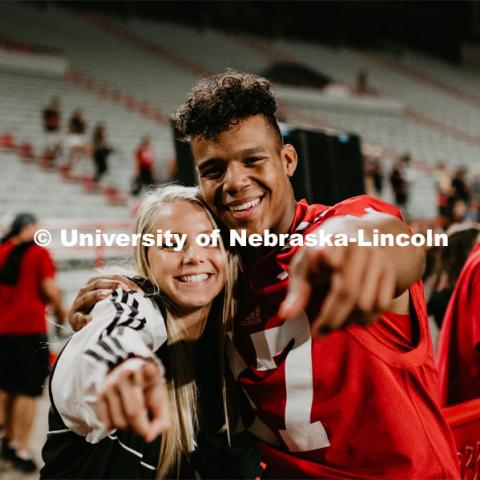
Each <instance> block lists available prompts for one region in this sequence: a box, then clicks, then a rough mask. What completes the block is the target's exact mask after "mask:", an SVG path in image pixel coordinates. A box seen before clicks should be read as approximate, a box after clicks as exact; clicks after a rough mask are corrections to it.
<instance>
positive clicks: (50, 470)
mask: <svg viewBox="0 0 480 480" xmlns="http://www.w3.org/2000/svg"><path fill="white" fill-rule="evenodd" d="M92 316H93V319H92V321H91V322H90V323H89V324H88V325H87V326H85V327H84V328H83V329H82V330H80V331H79V332H77V333H76V334H75V335H73V337H72V338H71V339H70V341H69V342H68V343H67V345H66V346H65V348H64V349H63V351H62V353H61V354H60V356H59V359H58V361H57V364H56V366H55V369H54V371H53V373H52V376H51V379H50V398H51V404H52V406H51V409H50V413H49V433H48V436H47V442H46V444H45V446H44V448H43V451H42V455H43V459H44V461H45V466H44V468H43V469H42V471H41V474H40V475H41V478H155V472H156V466H157V463H158V456H159V451H160V440H159V439H157V440H156V441H154V442H152V443H146V442H145V441H144V440H143V439H142V438H141V437H140V436H138V435H136V434H135V433H133V432H131V431H128V430H125V431H116V430H110V431H107V430H105V429H104V428H103V425H102V424H101V423H100V422H99V420H98V418H97V415H96V411H95V404H96V401H97V395H98V391H99V388H100V387H101V385H102V384H103V382H104V381H105V378H106V376H107V374H108V372H109V371H110V370H111V369H112V368H113V367H114V366H116V365H118V364H119V363H121V362H122V361H124V360H126V359H128V358H135V357H141V358H148V359H152V360H154V361H156V362H160V361H159V359H158V357H157V356H156V354H155V353H154V352H157V351H158V350H159V349H160V347H161V346H162V345H163V344H165V342H166V339H167V333H166V326H165V321H164V316H163V315H162V313H161V312H160V309H159V307H158V305H157V303H156V302H155V301H152V300H151V299H149V298H146V297H144V296H142V295H141V294H139V293H138V292H134V291H130V292H125V291H123V290H121V289H118V290H115V291H114V292H113V293H112V295H111V296H110V297H108V298H106V299H104V300H102V301H101V302H99V303H97V305H96V306H95V308H94V309H93V311H92ZM141 365H142V362H140V361H139V362H138V366H139V368H140V367H141Z"/></svg>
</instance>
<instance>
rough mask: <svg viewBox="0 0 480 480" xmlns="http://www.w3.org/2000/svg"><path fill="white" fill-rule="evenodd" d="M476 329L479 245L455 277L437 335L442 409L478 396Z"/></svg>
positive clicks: (479, 320)
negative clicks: (452, 289)
mask: <svg viewBox="0 0 480 480" xmlns="http://www.w3.org/2000/svg"><path fill="white" fill-rule="evenodd" d="M477 242H480V237H479V238H478V239H477ZM479 327H480V243H477V244H476V245H475V246H474V247H473V250H472V251H471V253H470V256H469V257H468V259H467V261H466V262H465V265H464V267H463V269H462V271H461V273H460V276H459V277H458V280H457V283H456V285H455V289H454V291H453V293H452V297H451V298H450V302H449V304H448V307H447V311H446V312H445V317H444V319H443V324H442V330H441V332H440V339H439V346H438V347H439V349H438V359H437V365H438V372H439V378H440V402H441V404H442V405H443V406H448V405H454V404H457V403H461V402H465V401H467V400H472V399H474V398H477V397H479V396H480V328H479Z"/></svg>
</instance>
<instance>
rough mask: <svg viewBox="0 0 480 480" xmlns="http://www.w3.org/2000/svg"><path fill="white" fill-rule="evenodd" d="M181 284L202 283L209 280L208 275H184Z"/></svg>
mask: <svg viewBox="0 0 480 480" xmlns="http://www.w3.org/2000/svg"><path fill="white" fill-rule="evenodd" d="M179 278H180V281H181V282H185V283H200V282H204V281H205V280H207V279H208V273H199V274H198V275H182V276H181V277H179Z"/></svg>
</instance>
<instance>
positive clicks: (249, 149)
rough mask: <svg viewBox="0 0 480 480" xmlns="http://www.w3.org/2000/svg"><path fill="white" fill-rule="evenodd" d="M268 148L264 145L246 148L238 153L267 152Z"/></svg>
mask: <svg viewBox="0 0 480 480" xmlns="http://www.w3.org/2000/svg"><path fill="white" fill-rule="evenodd" d="M265 152H266V150H265V149H264V148H263V147H252V148H244V149H243V150H240V151H239V152H238V155H254V154H255V153H265Z"/></svg>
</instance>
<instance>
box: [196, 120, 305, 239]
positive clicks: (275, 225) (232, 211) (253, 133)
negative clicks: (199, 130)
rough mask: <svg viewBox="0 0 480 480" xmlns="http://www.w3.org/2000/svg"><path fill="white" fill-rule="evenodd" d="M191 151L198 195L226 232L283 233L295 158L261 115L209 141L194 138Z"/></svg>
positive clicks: (291, 211)
mask: <svg viewBox="0 0 480 480" xmlns="http://www.w3.org/2000/svg"><path fill="white" fill-rule="evenodd" d="M191 147H192V153H193V158H194V161H195V165H196V168H197V171H198V177H199V182H200V189H201V192H202V195H203V197H204V199H205V201H206V203H207V204H208V206H209V207H210V209H211V210H212V211H213V212H215V214H216V215H217V216H218V217H219V218H220V219H221V220H222V221H223V223H225V225H226V226H227V227H229V228H234V229H246V230H247V233H248V234H251V233H263V231H264V230H265V229H269V230H270V231H272V232H275V233H284V232H287V231H288V228H289V226H290V224H291V222H292V220H293V216H294V212H295V200H294V196H293V190H292V187H291V185H290V180H289V177H291V176H292V175H293V172H294V171H295V167H296V164H297V155H296V152H295V150H294V148H293V147H292V146H291V145H283V146H282V144H281V142H280V139H279V138H278V135H277V134H276V132H275V131H274V128H273V127H272V126H271V125H269V124H268V123H267V122H266V120H265V118H264V116H263V115H255V116H251V117H247V118H245V119H242V120H239V121H238V123H237V124H234V125H232V126H231V127H230V128H229V129H228V130H226V131H224V132H222V133H220V134H219V135H218V136H217V137H215V138H214V139H211V140H210V139H208V140H207V139H205V138H204V137H202V136H199V135H197V136H195V137H194V138H193V139H192V141H191Z"/></svg>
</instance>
